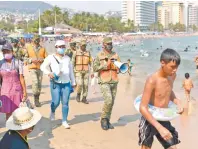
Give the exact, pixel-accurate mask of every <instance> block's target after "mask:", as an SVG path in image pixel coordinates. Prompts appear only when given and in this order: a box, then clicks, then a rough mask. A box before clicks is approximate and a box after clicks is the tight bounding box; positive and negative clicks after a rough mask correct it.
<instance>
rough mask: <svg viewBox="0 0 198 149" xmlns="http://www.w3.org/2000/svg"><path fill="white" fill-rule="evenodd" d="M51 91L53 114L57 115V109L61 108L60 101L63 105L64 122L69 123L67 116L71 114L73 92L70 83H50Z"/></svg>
mask: <svg viewBox="0 0 198 149" xmlns="http://www.w3.org/2000/svg"><path fill="white" fill-rule="evenodd" d="M50 90H51V96H52V102H51V112H52V113H55V111H56V108H57V107H58V106H59V104H60V101H61V103H62V117H63V119H62V121H63V122H64V121H67V116H68V112H69V99H70V92H71V84H70V83H64V84H62V83H55V82H53V81H50Z"/></svg>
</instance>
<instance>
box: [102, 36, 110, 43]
mask: <svg viewBox="0 0 198 149" xmlns="http://www.w3.org/2000/svg"><path fill="white" fill-rule="evenodd" d="M103 43H112V38H111V37H105V38H104V39H103Z"/></svg>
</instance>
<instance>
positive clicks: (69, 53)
mask: <svg viewBox="0 0 198 149" xmlns="http://www.w3.org/2000/svg"><path fill="white" fill-rule="evenodd" d="M65 55H67V56H69V57H70V58H72V57H73V51H72V49H67V50H66V52H65Z"/></svg>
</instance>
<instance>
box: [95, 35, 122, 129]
mask: <svg viewBox="0 0 198 149" xmlns="http://www.w3.org/2000/svg"><path fill="white" fill-rule="evenodd" d="M107 39H108V38H107ZM110 41H111V40H110ZM111 42H112V41H111ZM114 54H115V52H113V51H112V52H111V53H109V54H107V58H110V57H112V55H114ZM118 61H120V59H118ZM105 69H107V65H101V63H100V59H99V56H98V55H97V56H96V58H95V60H94V64H93V70H94V71H95V72H99V84H100V89H101V92H102V95H103V98H104V106H103V109H102V114H101V123H102V120H103V119H105V120H107V125H109V127H111V128H113V126H112V125H111V124H110V122H109V121H110V118H111V112H112V109H113V105H114V101H115V97H116V93H117V85H118V81H114V80H110V81H109V82H103V81H102V79H101V77H100V71H101V70H105ZM105 130H107V129H105Z"/></svg>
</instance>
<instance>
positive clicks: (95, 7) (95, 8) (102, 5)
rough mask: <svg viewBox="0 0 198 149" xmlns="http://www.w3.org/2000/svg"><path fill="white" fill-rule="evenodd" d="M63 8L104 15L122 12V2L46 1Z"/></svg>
mask: <svg viewBox="0 0 198 149" xmlns="http://www.w3.org/2000/svg"><path fill="white" fill-rule="evenodd" d="M45 2H47V3H49V4H52V5H57V6H59V7H61V8H71V9H75V10H80V11H89V12H96V13H99V14H104V13H105V12H107V11H109V10H112V11H121V3H122V2H121V1H45Z"/></svg>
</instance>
